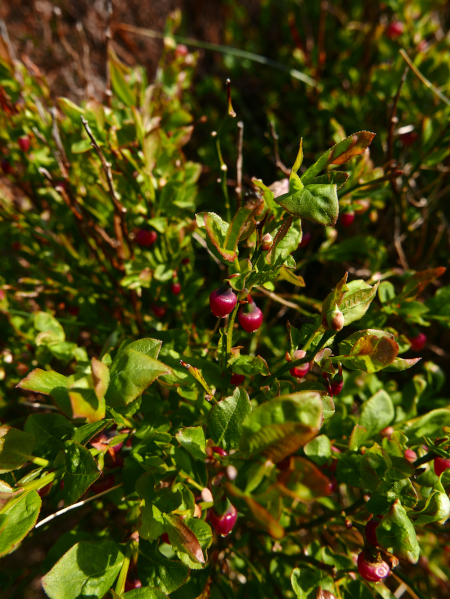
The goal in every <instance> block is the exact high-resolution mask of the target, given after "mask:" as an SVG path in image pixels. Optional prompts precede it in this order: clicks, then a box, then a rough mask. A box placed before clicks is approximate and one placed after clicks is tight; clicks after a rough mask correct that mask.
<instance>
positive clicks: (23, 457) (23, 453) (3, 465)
mask: <svg viewBox="0 0 450 599" xmlns="http://www.w3.org/2000/svg"><path fill="white" fill-rule="evenodd" d="M34 443H35V439H34V435H32V434H31V433H28V432H23V431H20V430H19V429H17V428H12V427H10V426H6V425H4V426H0V474H3V473H4V472H10V471H11V470H15V469H16V468H19V467H20V466H22V464H24V463H25V462H26V461H27V460H29V456H30V455H31V454H32V453H33V448H34Z"/></svg>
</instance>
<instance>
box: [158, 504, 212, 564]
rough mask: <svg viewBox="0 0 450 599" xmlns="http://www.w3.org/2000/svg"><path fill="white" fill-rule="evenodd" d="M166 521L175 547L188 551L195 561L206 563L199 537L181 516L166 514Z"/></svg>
mask: <svg viewBox="0 0 450 599" xmlns="http://www.w3.org/2000/svg"><path fill="white" fill-rule="evenodd" d="M164 522H165V525H166V530H167V533H168V535H169V539H170V542H171V544H172V545H173V547H175V548H176V549H178V550H179V551H182V552H184V553H187V554H188V555H189V557H190V558H191V559H192V560H194V561H195V562H198V563H201V564H204V563H205V557H204V555H203V551H202V548H201V547H200V543H199V542H198V539H197V537H196V536H195V534H194V533H193V532H192V530H191V529H190V528H188V527H187V526H186V524H185V523H184V522H183V520H182V519H181V518H179V517H178V516H175V515H174V514H164Z"/></svg>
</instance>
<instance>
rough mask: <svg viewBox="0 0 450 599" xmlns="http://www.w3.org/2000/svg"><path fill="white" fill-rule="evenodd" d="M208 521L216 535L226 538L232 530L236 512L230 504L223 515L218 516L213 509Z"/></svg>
mask: <svg viewBox="0 0 450 599" xmlns="http://www.w3.org/2000/svg"><path fill="white" fill-rule="evenodd" d="M209 520H210V522H211V525H212V527H213V528H214V530H215V531H216V532H217V534H219V535H221V536H222V537H226V536H227V535H228V534H230V532H231V531H232V530H233V527H234V525H235V524H236V520H237V510H236V508H235V507H234V505H232V504H231V503H230V505H229V506H228V509H227V511H226V512H225V513H224V514H218V513H217V512H215V511H214V508H212V509H211V511H210V512H209Z"/></svg>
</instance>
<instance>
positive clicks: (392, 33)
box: [386, 21, 405, 40]
mask: <svg viewBox="0 0 450 599" xmlns="http://www.w3.org/2000/svg"><path fill="white" fill-rule="evenodd" d="M404 28H405V26H404V25H403V23H402V22H401V21H393V22H392V23H391V24H390V25H389V26H388V27H387V29H386V35H387V36H388V38H389V39H391V40H395V39H397V38H398V36H399V35H401V34H402V33H403V30H404Z"/></svg>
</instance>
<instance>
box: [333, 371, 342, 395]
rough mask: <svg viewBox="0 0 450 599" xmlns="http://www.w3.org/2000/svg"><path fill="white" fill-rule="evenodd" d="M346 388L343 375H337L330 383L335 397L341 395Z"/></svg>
mask: <svg viewBox="0 0 450 599" xmlns="http://www.w3.org/2000/svg"><path fill="white" fill-rule="evenodd" d="M343 387H344V377H343V376H342V374H336V375H335V376H334V377H333V378H332V379H331V381H330V388H331V392H332V394H333V395H339V393H340V392H341V391H342V389H343Z"/></svg>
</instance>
